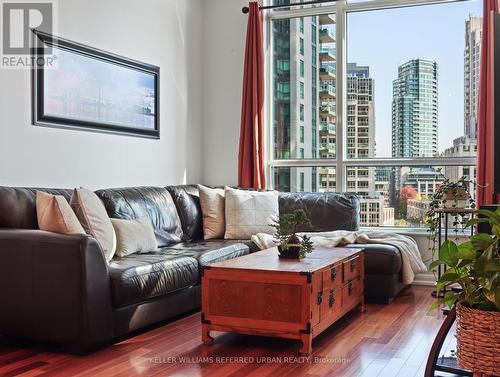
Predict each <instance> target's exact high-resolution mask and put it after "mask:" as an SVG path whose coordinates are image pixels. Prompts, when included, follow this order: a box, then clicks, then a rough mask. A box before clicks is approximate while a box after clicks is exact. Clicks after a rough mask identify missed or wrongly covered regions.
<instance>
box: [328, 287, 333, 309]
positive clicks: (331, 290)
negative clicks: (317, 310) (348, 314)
mask: <svg viewBox="0 0 500 377" xmlns="http://www.w3.org/2000/svg"><path fill="white" fill-rule="evenodd" d="M328 305H329V306H330V308H331V307H332V306H333V305H335V295H334V293H333V289H330V298H329V300H328Z"/></svg>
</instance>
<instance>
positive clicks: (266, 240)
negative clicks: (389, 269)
mask: <svg viewBox="0 0 500 377" xmlns="http://www.w3.org/2000/svg"><path fill="white" fill-rule="evenodd" d="M298 235H299V236H302V235H307V236H309V237H311V241H312V242H313V244H314V246H315V247H336V246H342V245H347V244H353V243H357V244H370V243H373V244H376V243H378V244H386V245H392V246H395V247H396V248H398V250H399V251H400V253H401V259H402V265H403V267H402V270H403V271H402V275H403V276H402V279H403V283H404V284H411V283H412V282H413V280H414V278H415V274H418V273H421V272H425V271H427V267H426V266H425V264H424V262H423V261H422V256H421V255H420V251H419V250H418V246H417V243H416V242H415V240H413V238H410V237H407V236H403V235H401V234H396V233H390V232H384V231H356V232H352V231H347V230H337V231H334V232H318V233H299V234H298ZM252 241H253V242H254V243H255V244H256V245H257V246H258V247H259V248H260V249H261V250H263V249H268V248H270V247H273V246H276V241H275V240H274V237H273V236H272V235H270V234H266V233H258V234H256V235H253V236H252ZM332 252H335V250H332Z"/></svg>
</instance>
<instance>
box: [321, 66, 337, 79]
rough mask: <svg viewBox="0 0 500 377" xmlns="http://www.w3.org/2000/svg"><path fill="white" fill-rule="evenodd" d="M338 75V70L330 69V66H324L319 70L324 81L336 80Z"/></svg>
mask: <svg viewBox="0 0 500 377" xmlns="http://www.w3.org/2000/svg"><path fill="white" fill-rule="evenodd" d="M335 74H336V69H335V68H334V67H330V66H329V65H322V66H321V67H320V69H319V75H320V77H321V79H322V80H330V79H334V78H335Z"/></svg>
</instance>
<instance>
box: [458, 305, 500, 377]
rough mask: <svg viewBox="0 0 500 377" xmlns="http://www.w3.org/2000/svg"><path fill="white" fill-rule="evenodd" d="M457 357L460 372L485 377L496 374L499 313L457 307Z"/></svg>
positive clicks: (499, 359)
mask: <svg viewBox="0 0 500 377" xmlns="http://www.w3.org/2000/svg"><path fill="white" fill-rule="evenodd" d="M457 356H458V363H459V365H460V366H461V367H462V368H465V369H468V370H470V371H473V372H476V373H477V372H480V373H483V374H486V375H489V376H497V375H498V374H499V373H500V312H487V311H483V310H477V309H470V308H468V307H466V306H463V305H462V304H460V303H459V304H457Z"/></svg>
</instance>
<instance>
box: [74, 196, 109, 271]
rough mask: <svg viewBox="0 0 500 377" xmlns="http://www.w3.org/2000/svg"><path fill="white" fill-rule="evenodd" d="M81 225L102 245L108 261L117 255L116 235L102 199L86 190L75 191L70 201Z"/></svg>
mask: <svg viewBox="0 0 500 377" xmlns="http://www.w3.org/2000/svg"><path fill="white" fill-rule="evenodd" d="M70 204H71V208H73V210H74V211H75V213H76V216H77V217H78V220H80V224H82V226H83V229H85V232H87V234H90V235H91V236H92V237H94V238H95V239H96V240H97V241H98V242H99V243H100V245H101V249H102V251H103V253H104V257H105V258H106V261H108V262H109V261H110V260H111V259H112V258H113V255H115V249H116V234H115V230H114V228H113V224H111V220H110V219H109V217H108V214H107V212H106V208H104V204H102V202H101V199H99V197H98V196H97V195H96V194H95V193H94V192H92V191H90V190H87V189H85V188H79V189H75V190H74V191H73V195H72V196H71V200H70Z"/></svg>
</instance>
